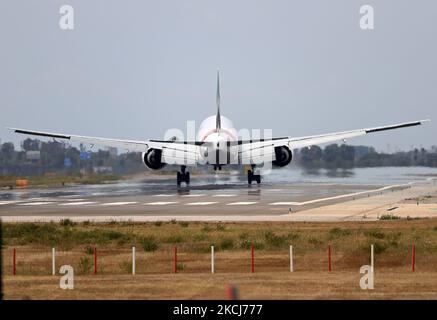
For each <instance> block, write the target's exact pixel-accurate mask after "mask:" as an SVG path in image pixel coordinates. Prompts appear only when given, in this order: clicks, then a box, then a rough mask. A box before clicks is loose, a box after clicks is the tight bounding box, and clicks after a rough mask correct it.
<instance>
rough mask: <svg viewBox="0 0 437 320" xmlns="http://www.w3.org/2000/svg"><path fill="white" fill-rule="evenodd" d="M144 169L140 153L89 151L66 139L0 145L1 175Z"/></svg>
mask: <svg viewBox="0 0 437 320" xmlns="http://www.w3.org/2000/svg"><path fill="white" fill-rule="evenodd" d="M143 169H144V165H143V164H142V162H141V154H140V153H122V154H117V152H116V150H108V151H105V150H100V149H98V150H95V151H90V150H86V149H85V147H84V146H83V145H81V146H80V147H79V148H75V147H72V146H70V145H69V144H66V143H64V142H58V141H47V142H43V141H40V140H38V139H26V140H24V141H23V142H22V143H21V150H16V149H15V146H14V144H13V143H10V142H7V143H3V144H0V175H26V176H27V175H40V174H45V173H50V172H53V173H65V174H69V173H77V172H81V173H84V174H86V173H97V172H105V173H108V172H109V173H115V174H127V173H135V172H140V171H141V170H143Z"/></svg>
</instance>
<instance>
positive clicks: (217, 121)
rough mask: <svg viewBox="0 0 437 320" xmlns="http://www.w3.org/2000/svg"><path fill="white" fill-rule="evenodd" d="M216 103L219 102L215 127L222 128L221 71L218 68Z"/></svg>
mask: <svg viewBox="0 0 437 320" xmlns="http://www.w3.org/2000/svg"><path fill="white" fill-rule="evenodd" d="M216 104H217V115H216V120H215V128H216V129H217V131H218V130H220V129H221V127H222V124H221V118H220V71H219V70H217V96H216Z"/></svg>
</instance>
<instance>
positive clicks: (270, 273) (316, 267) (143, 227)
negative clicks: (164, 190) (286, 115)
mask: <svg viewBox="0 0 437 320" xmlns="http://www.w3.org/2000/svg"><path fill="white" fill-rule="evenodd" d="M3 228H4V231H5V232H4V237H5V238H4V240H5V244H6V246H5V247H4V250H3V263H4V265H3V270H4V274H5V276H6V277H5V282H4V284H5V298H7V299H20V298H25V297H29V298H32V299H58V298H61V299H70V298H71V299H77V298H78V299H160V298H166V299H168V298H171V299H181V298H187V299H191V298H193V299H201V298H205V299H220V298H224V292H225V286H226V284H228V283H235V284H237V285H238V288H239V289H240V293H241V298H248V299H261V298H262V299H263V298H267V299H279V298H281V299H294V298H304V299H318V298H346V299H352V298H353V299H368V298H370V299H373V298H381V297H383V298H389V299H396V298H401V299H403V298H414V299H416V298H417V299H418V298H430V299H435V298H437V294H436V293H437V277H436V275H437V220H436V219H423V220H408V221H407V220H396V221H378V222H344V223H304V222H300V223H273V222H272V223H226V224H217V223H207V224H205V223H192V222H190V223H189V225H186V224H179V223H174V222H173V223H171V222H170V223H163V224H154V223H135V224H134V223H107V224H76V225H68V224H67V225H54V224H51V228H50V229H48V230H49V231H47V230H46V229H45V228H42V229H41V230H43V231H44V232H50V233H52V234H53V235H55V237H53V238H50V237H48V236H47V235H46V234H45V233H42V234H40V235H38V236H35V235H30V236H29V235H28V234H27V233H26V232H27V231H26V230H28V228H27V227H26V228H21V227H17V225H14V224H4V225H3ZM8 228H10V229H8ZM22 229H23V230H24V231H23V230H22ZM30 230H33V229H32V228H30ZM38 230H39V229H38ZM20 232H22V234H21V233H20ZM37 232H40V231H37ZM108 232H109V233H108ZM111 232H116V233H119V234H121V235H122V236H120V235H118V236H116V237H114V236H113V233H111ZM88 233H90V234H95V235H98V236H97V237H93V238H92V239H93V241H95V243H90V242H89V239H90V238H88V236H84V234H85V235H87V234H88ZM108 234H109V235H111V234H112V235H111V236H109V237H108V238H107V237H106V235H108ZM20 235H21V236H20ZM67 236H68V237H70V238H68V241H70V242H69V243H68V245H67V246H66V245H65V243H56V241H64V240H65V239H66V238H65V237H67ZM145 237H153V238H154V239H155V241H156V243H157V244H158V248H157V249H156V250H155V251H151V252H147V251H144V250H143V249H142V246H141V245H142V243H143V242H142V241H143V239H144V238H145ZM53 239H54V240H53ZM120 239H122V240H123V241H120ZM50 241H54V242H53V243H52V242H50ZM252 241H254V242H255V246H256V249H255V274H250V249H249V247H248V246H247V244H248V243H250V242H252ZM328 243H329V244H331V245H332V248H333V255H332V265H333V272H331V273H329V272H328V271H327V267H328V266H327V264H328V257H327V245H328ZM372 243H373V244H375V271H376V279H375V290H373V291H371V292H370V291H369V292H367V291H363V290H361V289H360V288H359V286H358V281H359V277H360V275H359V273H358V270H359V268H360V267H361V266H362V265H364V264H369V258H370V257H369V255H370V250H369V246H370V244H372ZM412 243H415V244H416V247H417V264H416V272H415V273H412V272H411V271H410V270H411V251H410V249H411V244H412ZM96 244H97V248H98V275H93V274H92V270H93V256H92V254H90V253H92V250H90V249H89V248H92V247H93V246H94V245H96ZM211 244H214V245H215V246H216V274H214V275H211V274H210V254H209V251H210V245H211ZM290 244H292V245H293V248H294V267H295V271H296V272H294V273H290V272H288V270H289V256H288V252H289V251H288V248H289V245H290ZM51 245H54V246H56V247H57V248H58V251H57V258H56V265H57V268H59V267H60V266H61V265H63V264H69V265H72V266H73V267H74V270H75V275H76V278H75V289H74V290H70V291H64V290H61V289H59V276H55V277H53V276H50V274H51ZM132 245H135V246H136V247H137V261H136V262H137V263H136V271H137V274H136V275H135V276H132V275H130V272H131V267H132V265H131V246H132ZM174 245H177V246H178V261H179V262H180V264H181V265H182V266H183V269H181V270H179V273H178V274H177V275H174V274H172V266H173V251H172V248H173V246H174ZM13 248H16V250H17V276H12V275H11V273H12V250H13ZM87 248H88V249H87ZM84 259H85V260H88V270H85V269H84V263H83V260H84ZM81 261H82V262H81Z"/></svg>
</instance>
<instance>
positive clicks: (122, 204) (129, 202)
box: [100, 201, 138, 206]
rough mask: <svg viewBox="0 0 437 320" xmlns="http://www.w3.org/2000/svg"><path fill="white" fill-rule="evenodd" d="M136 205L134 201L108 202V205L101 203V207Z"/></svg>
mask: <svg viewBox="0 0 437 320" xmlns="http://www.w3.org/2000/svg"><path fill="white" fill-rule="evenodd" d="M135 203H138V202H136V201H125V202H108V203H102V204H100V205H101V206H125V205H127V204H135Z"/></svg>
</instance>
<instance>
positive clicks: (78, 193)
mask: <svg viewBox="0 0 437 320" xmlns="http://www.w3.org/2000/svg"><path fill="white" fill-rule="evenodd" d="M341 173H342V175H341V176H340V177H338V176H332V175H331V174H330V175H329V176H328V175H323V172H322V174H319V175H304V174H303V173H302V171H299V170H295V169H294V170H277V171H273V173H272V174H271V175H269V176H266V177H265V179H264V181H263V183H262V184H261V185H257V184H253V185H251V186H248V185H247V182H246V181H245V177H244V176H242V175H223V176H216V177H214V176H212V175H209V174H208V175H203V176H201V175H199V176H194V177H192V184H191V185H190V186H189V187H185V186H184V187H181V188H177V186H176V184H175V181H174V177H173V176H165V175H164V176H153V177H152V178H151V177H150V176H149V177H146V178H144V177H140V178H139V180H131V181H120V182H118V183H108V184H101V185H66V186H63V187H56V188H53V187H50V188H48V187H43V188H25V189H13V190H5V189H3V190H0V218H1V219H2V220H3V221H47V220H60V219H62V218H70V219H73V220H78V221H84V220H96V221H97V220H98V221H108V220H134V221H156V220H171V219H177V220H196V221H337V220H345V219H353V220H357V219H377V218H378V216H377V215H378V213H375V212H373V214H369V212H371V210H374V209H375V208H384V210H386V209H387V208H388V207H390V206H392V205H393V204H395V203H399V202H402V201H403V200H404V199H406V198H408V197H413V196H423V195H427V194H430V193H432V192H433V188H435V184H436V180H433V179H434V178H435V177H436V176H437V171H436V172H434V171H433V170H431V169H429V168H426V169H422V168H374V169H354V171H353V172H352V175H350V174H348V176H347V177H345V176H344V175H343V172H341ZM333 206H334V207H333ZM340 206H343V207H342V208H340ZM386 207H387V208H386ZM398 207H399V206H398ZM436 207H437V206H436ZM354 208H359V210H355V211H354ZM322 209H323V210H322ZM416 209H417V208H415V210H416ZM317 210H318V211H317ZM321 211H323V212H321ZM340 212H341V213H340ZM366 212H367V214H361V213H366ZM397 212H398V211H397ZM429 213H431V216H432V214H434V213H437V210H435V211H434V210H431V209H430V210H429V212H428V211H427V212H422V213H421V214H424V215H426V216H427V215H429ZM360 214H361V216H360ZM363 216H365V218H363Z"/></svg>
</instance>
